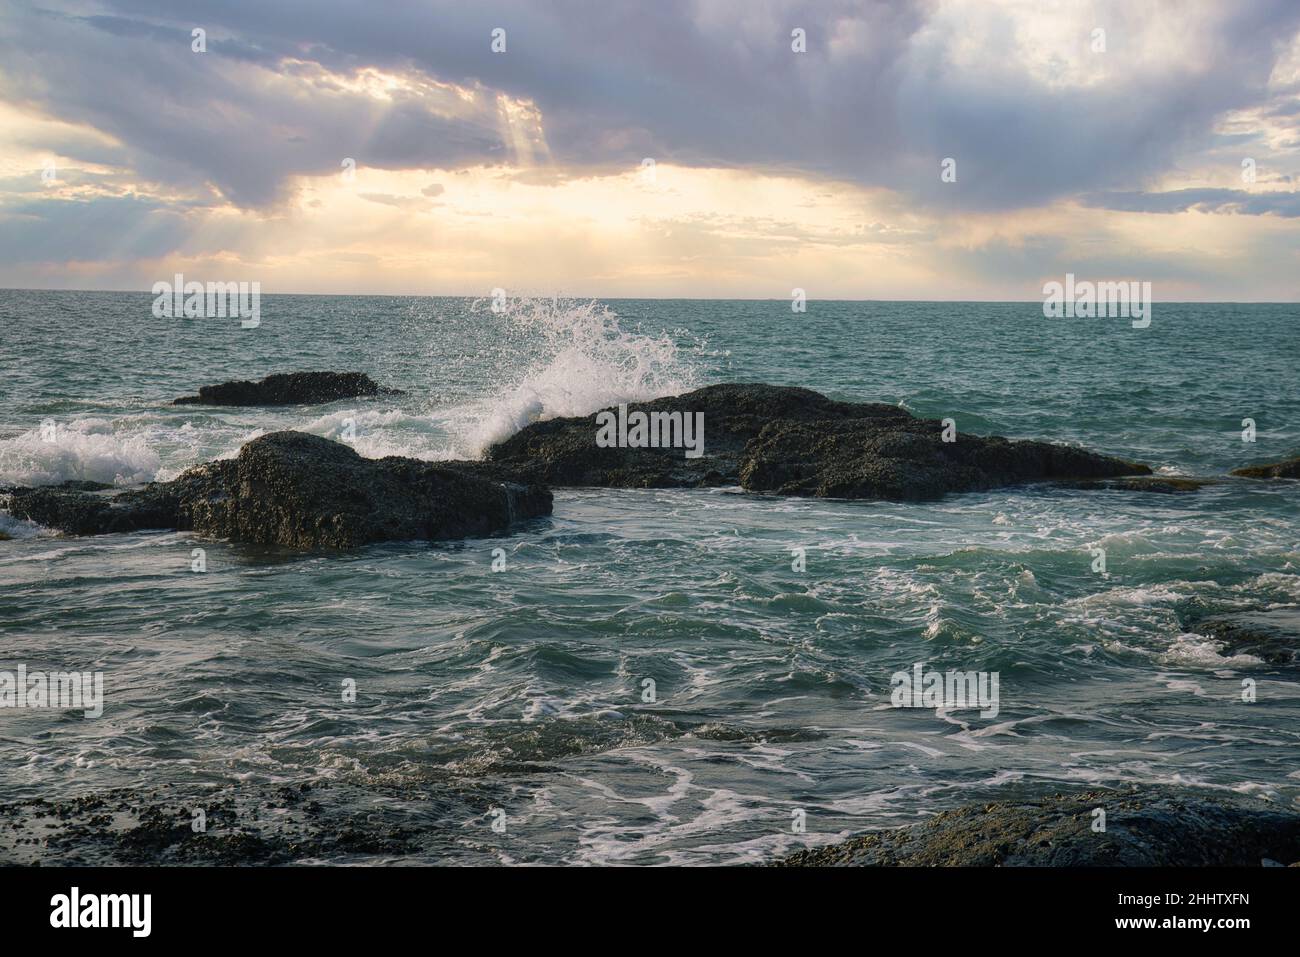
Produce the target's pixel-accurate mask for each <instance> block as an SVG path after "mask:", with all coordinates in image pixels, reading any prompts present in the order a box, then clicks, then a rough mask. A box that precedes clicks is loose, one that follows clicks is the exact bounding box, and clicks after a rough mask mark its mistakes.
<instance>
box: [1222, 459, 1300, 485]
mask: <svg viewBox="0 0 1300 957" xmlns="http://www.w3.org/2000/svg"><path fill="white" fill-rule="evenodd" d="M1231 474H1233V475H1240V476H1241V477H1243V478H1289V479H1300V455H1297V456H1296V457H1295V458H1290V459H1286V460H1285V461H1282V462H1270V463H1268V464H1266V465H1247V466H1245V467H1244V468H1239V469H1233V470H1232V473H1231Z"/></svg>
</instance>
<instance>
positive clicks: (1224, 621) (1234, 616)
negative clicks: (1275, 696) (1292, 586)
mask: <svg viewBox="0 0 1300 957" xmlns="http://www.w3.org/2000/svg"><path fill="white" fill-rule="evenodd" d="M1188 627H1189V628H1190V629H1191V630H1192V631H1194V632H1195V633H1196V634H1198V635H1208V636H1210V637H1211V638H1214V639H1215V640H1216V641H1220V642H1222V643H1223V654H1224V655H1227V656H1232V655H1253V656H1254V657H1256V658H1260V659H1262V660H1264V661H1267V662H1268V663H1269V664H1274V665H1294V664H1297V663H1300V606H1294V605H1293V606H1287V607H1283V608H1268V609H1263V610H1257V611H1238V612H1229V613H1226V614H1220V615H1213V616H1211V617H1208V618H1203V619H1201V620H1199V621H1195V622H1193V623H1191V624H1190V625H1189V626H1188Z"/></svg>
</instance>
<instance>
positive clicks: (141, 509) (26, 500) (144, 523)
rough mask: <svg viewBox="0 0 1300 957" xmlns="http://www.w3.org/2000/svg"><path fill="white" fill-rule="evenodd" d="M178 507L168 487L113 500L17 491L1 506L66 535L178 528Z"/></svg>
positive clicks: (62, 490)
mask: <svg viewBox="0 0 1300 957" xmlns="http://www.w3.org/2000/svg"><path fill="white" fill-rule="evenodd" d="M176 504H177V503H176V501H175V499H174V497H172V496H170V495H169V494H168V486H167V484H165V483H155V484H153V485H150V486H148V487H147V489H144V490H138V491H130V492H120V493H118V494H117V495H113V496H109V495H105V494H101V493H97V492H88V491H81V490H79V489H76V488H67V487H66V486H63V485H51V486H42V487H40V488H18V489H13V490H12V491H10V492H9V494H8V495H7V496H4V497H0V506H3V507H5V508H8V509H9V511H10V513H11V514H13V515H14V516H16V517H18V518H25V519H27V520H28V521H32V522H35V523H36V524H38V525H44V526H46V527H47V528H53V529H55V530H57V531H60V532H63V533H64V534H66V535H104V534H107V533H110V532H134V531H138V530H140V529H146V528H176V527H177V526H176Z"/></svg>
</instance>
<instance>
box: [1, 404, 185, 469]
mask: <svg viewBox="0 0 1300 957" xmlns="http://www.w3.org/2000/svg"><path fill="white" fill-rule="evenodd" d="M161 465H162V461H161V459H160V458H159V456H158V453H157V452H155V451H154V450H153V449H152V448H151V447H150V445H149V443H148V441H147V440H146V438H145V436H143V435H140V434H136V435H129V436H125V437H123V436H119V435H117V434H116V433H115V432H114V431H113V426H112V425H111V424H110V423H109V422H107V421H106V420H104V419H99V418H86V419H78V420H75V421H73V422H69V423H66V424H65V423H61V422H60V423H54V422H52V421H51V422H46V423H43V424H42V426H41V427H39V428H35V429H32V430H30V431H28V432H23V433H20V434H19V435H16V436H14V437H13V438H9V439H4V440H0V484H7V485H57V484H58V483H60V482H65V481H68V480H70V479H80V480H83V481H91V482H107V483H111V484H114V485H134V484H137V483H140V482H148V481H150V480H151V479H153V478H154V476H155V475H157V473H158V469H159V468H160V467H161Z"/></svg>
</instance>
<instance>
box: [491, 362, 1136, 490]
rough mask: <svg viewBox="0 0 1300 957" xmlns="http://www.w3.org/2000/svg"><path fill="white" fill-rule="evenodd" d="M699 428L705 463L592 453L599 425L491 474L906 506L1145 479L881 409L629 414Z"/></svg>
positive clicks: (734, 402)
mask: <svg viewBox="0 0 1300 957" xmlns="http://www.w3.org/2000/svg"><path fill="white" fill-rule="evenodd" d="M633 412H644V413H646V414H647V416H650V415H654V414H661V415H662V414H668V413H681V414H682V415H683V416H685V415H694V414H695V413H703V416H704V455H703V456H702V457H700V458H687V457H686V456H685V454H684V449H682V448H601V447H598V446H597V444H596V432H597V427H596V417H595V416H585V417H581V418H565V419H553V420H549V421H545V422H537V423H534V424H532V425H530V426H527V427H526V428H524V429H523V430H522V431H520V432H518V433H516V434H515V435H514V436H512V437H511V438H509V439H506V440H505V441H504V442H501V443H498V444H497V445H494V446H493V447H492V448H491V449H490V450H489V452H488V460H489V462H492V463H496V464H499V465H504V466H509V467H510V468H512V469H514V470H515V471H516V472H517V474H520V475H524V476H528V477H530V478H532V479H533V480H535V481H538V482H541V483H545V484H548V485H556V486H602V487H614V488H697V487H706V486H711V485H740V486H742V487H743V488H745V489H747V490H749V491H755V492H774V493H777V494H780V495H795V496H815V497H822V498H855V499H892V500H912V499H927V498H935V497H938V496H941V495H943V494H945V493H947V492H960V491H977V490H985V489H992V488H998V487H1001V486H1006V485H1012V484H1018V483H1021V482H1030V481H1042V480H1051V479H1099V478H1110V477H1116V476H1125V475H1147V474H1149V473H1150V469H1148V468H1147V467H1146V466H1144V465H1138V464H1135V463H1132V462H1126V461H1124V460H1122V459H1118V458H1114V457H1112V456H1107V455H1100V454H1098V453H1095V452H1090V451H1087V450H1085V449H1079V448H1073V447H1069V446H1063V445H1054V444H1052V443H1048V442H1034V441H1015V440H1010V439H1004V438H1000V437H996V436H991V437H982V436H973V435H966V434H961V433H959V434H957V436H956V440H955V441H952V442H945V441H943V423H942V422H941V421H940V420H937V419H919V418H916V417H914V416H913V415H911V414H910V413H909V412H907V411H906V410H905V409H901V408H899V407H897V406H892V405H886V404H882V403H856V402H838V401H835V400H832V399H828V398H827V397H826V396H823V395H821V394H819V393H816V392H812V391H810V390H808V389H800V388H791V387H784V386H772V385H715V386H708V387H706V388H703V389H698V390H696V391H695V392H690V393H687V394H686V395H681V396H675V397H671V398H664V399H656V400H654V401H652V402H642V403H634V404H631V405H629V406H628V414H629V415H631V414H632V413H633Z"/></svg>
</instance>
